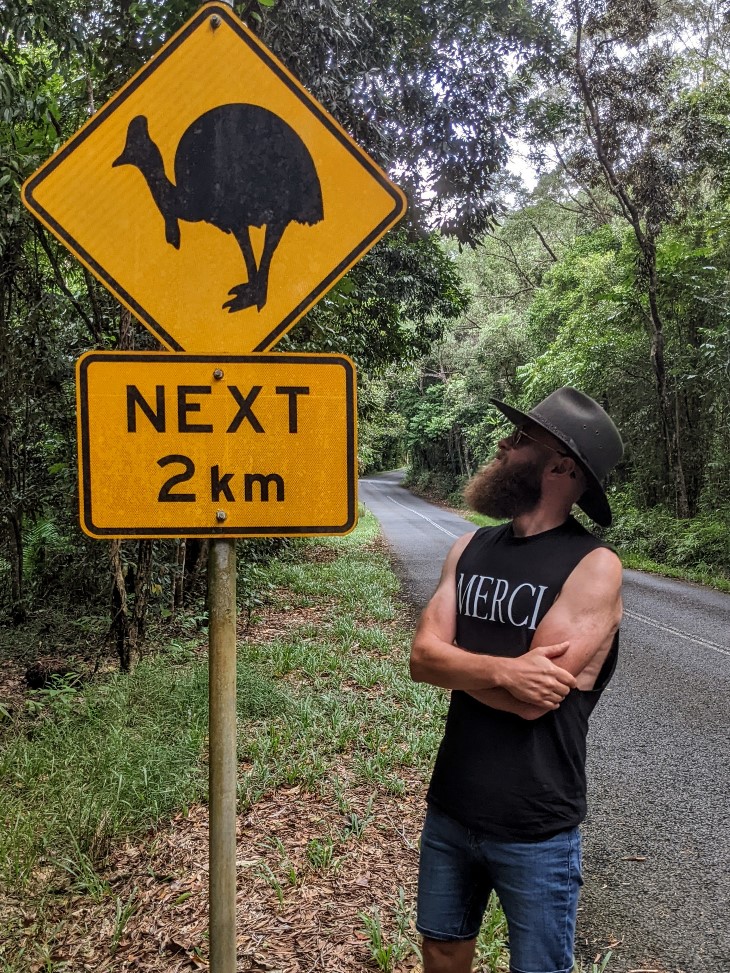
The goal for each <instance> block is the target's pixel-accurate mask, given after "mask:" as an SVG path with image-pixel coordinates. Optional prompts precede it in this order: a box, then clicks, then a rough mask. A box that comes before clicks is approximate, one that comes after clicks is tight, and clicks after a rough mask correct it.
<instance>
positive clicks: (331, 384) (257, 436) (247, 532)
mask: <svg viewBox="0 0 730 973" xmlns="http://www.w3.org/2000/svg"><path fill="white" fill-rule="evenodd" d="M77 397H78V403H77V404H78V412H77V415H78V440H79V480H80V484H81V490H80V504H81V526H82V527H83V529H84V531H85V532H86V533H87V534H89V535H90V536H91V537H97V538H104V537H216V536H217V537H221V536H222V537H226V536H227V537H257V536H258V537H274V536H285V535H318V534H345V533H347V532H348V531H350V530H352V528H353V527H354V526H355V523H356V516H357V480H356V476H357V469H356V442H355V430H356V420H355V416H356V405H355V370H354V366H353V364H352V362H351V361H350V360H349V359H348V358H345V357H344V356H341V355H304V354H299V355H284V354H271V355H263V354H262V355H248V356H241V357H235V356H231V355H218V356H213V355H196V356H192V355H187V354H165V353H145V352H89V353H87V354H86V355H83V356H82V357H81V358H80V359H79V361H78V363H77Z"/></svg>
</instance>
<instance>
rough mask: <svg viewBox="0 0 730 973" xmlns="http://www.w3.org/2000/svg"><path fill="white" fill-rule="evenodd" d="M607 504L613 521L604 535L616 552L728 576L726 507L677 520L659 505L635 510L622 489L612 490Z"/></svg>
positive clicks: (729, 548)
mask: <svg viewBox="0 0 730 973" xmlns="http://www.w3.org/2000/svg"><path fill="white" fill-rule="evenodd" d="M611 506H612V509H613V512H614V523H613V526H612V527H611V528H610V530H608V531H607V532H605V539H606V540H608V541H609V542H610V543H612V544H614V545H615V546H616V548H617V550H618V551H619V552H620V553H621V552H626V553H628V554H630V555H633V556H637V557H640V558H643V559H646V560H648V561H653V562H654V563H656V564H667V565H670V566H675V567H681V568H690V569H692V570H695V571H699V572H703V573H705V574H707V575H709V576H712V575H716V576H718V577H720V578H726V579H730V515H728V511H727V510H725V511H715V512H713V513H703V514H698V515H697V516H695V517H693V518H691V519H690V520H678V519H677V518H676V517H674V516H673V515H672V514H671V513H670V512H669V511H668V510H666V509H663V508H660V507H655V508H652V509H648V510H638V509H637V508H636V507H635V506H633V504H632V503H631V499H630V497H628V496H627V495H626V494H622V493H614V494H612V497H611Z"/></svg>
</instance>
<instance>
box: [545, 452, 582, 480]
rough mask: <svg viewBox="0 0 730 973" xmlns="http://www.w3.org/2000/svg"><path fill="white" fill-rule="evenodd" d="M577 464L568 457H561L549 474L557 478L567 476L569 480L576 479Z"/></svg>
mask: <svg viewBox="0 0 730 973" xmlns="http://www.w3.org/2000/svg"><path fill="white" fill-rule="evenodd" d="M576 469H577V464H576V462H575V460H574V459H572V458H571V457H570V456H561V457H560V458H559V462H557V463H555V464H554V466H553V467H552V468H551V470H550V472H551V473H557V474H558V475H559V476H566V475H567V476H569V477H570V478H571V480H574V479H575V478H576Z"/></svg>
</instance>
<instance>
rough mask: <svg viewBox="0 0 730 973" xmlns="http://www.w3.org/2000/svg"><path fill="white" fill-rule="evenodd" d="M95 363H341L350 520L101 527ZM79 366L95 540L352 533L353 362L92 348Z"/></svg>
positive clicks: (83, 509) (87, 524) (86, 483)
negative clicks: (95, 467) (96, 517)
mask: <svg viewBox="0 0 730 973" xmlns="http://www.w3.org/2000/svg"><path fill="white" fill-rule="evenodd" d="M96 362H119V363H120V364H121V363H123V362H153V363H154V364H162V363H163V362H174V363H175V364H178V365H179V364H181V363H182V362H188V363H194V364H201V365H204V364H210V365H213V366H214V367H219V366H222V365H226V364H234V365H235V364H278V365H284V364H289V365H324V364H326V365H338V366H342V367H344V369H345V394H346V397H347V403H346V416H345V421H346V423H347V519H346V521H345V523H344V524H337V525H334V524H333V525H329V526H321V525H317V526H301V527H292V526H291V525H286V526H283V527H251V528H245V529H244V528H242V527H226V526H224V525H221V526H218V525H214V526H211V527H210V528H205V527H199V526H196V527H160V528H154V527H147V528H133V527H130V528H121V527H97V526H96V525H95V524H94V522H93V520H92V511H91V507H92V497H91V462H90V456H89V449H90V447H89V435H90V431H89V387H88V370H89V367H90V366H91V365H92V364H94V363H96ZM76 365H77V381H78V402H79V412H78V426H79V442H78V455H79V473H80V478H81V483H80V501H81V502H80V514H81V527H82V529H83V531H84V533H86V534H87V535H88V536H89V537H93V538H95V539H97V540H105V539H108V538H137V539H144V538H148V539H153V538H154V539H158V540H164V539H167V538H183V537H184V538H188V537H189V538H205V537H241V538H243V537H299V536H309V537H315V536H333V535H341V534H348V533H349V532H350V531H351V530H352V529H353V528H354V527H355V525H356V524H357V477H356V456H355V441H356V440H355V437H356V426H355V401H356V399H355V366H354V364H353V362H352V361H351V360H350V359H349V358H347V357H345V356H344V355H324V354H323V355H317V354H278V353H272V354H269V355H261V354H250V355H187V354H186V355H179V354H175V353H172V352H170V353H166V352H159V351H157V352H124V351H98V352H90V353H89V354H87V355H84V357H83V358H81V359H79V361H78V362H77V363H76Z"/></svg>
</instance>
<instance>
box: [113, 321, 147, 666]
mask: <svg viewBox="0 0 730 973" xmlns="http://www.w3.org/2000/svg"><path fill="white" fill-rule="evenodd" d="M133 346H134V332H133V329H132V315H131V313H130V312H129V311H128V310H127V309H126V308H122V311H121V315H120V319H119V342H118V344H117V347H118V348H119V350H120V351H126V350H129V349H130V348H132V347H133ZM152 551H153V547H152V541H139V543H138V544H137V559H136V563H135V564H134V566H133V568H132V569H131V570H130V572H129V574H130V575H131V576H132V577H133V578H134V585H133V587H132V591H131V595H132V598H133V601H132V605H131V608H130V604H129V594H130V592H128V589H127V583H128V581H129V580H131V579H130V578H128V577H125V573H124V565H123V562H122V541H119V540H116V541H111V543H110V545H109V563H110V568H111V576H112V595H111V614H112V618H111V628H110V631H111V634H112V637H113V640H114V644H115V646H116V650H117V656H118V657H119V668H120V669H121V670H122V671H123V672H129V671H131V669H132V668H133V667H134V665H135V663H136V662H137V659H138V658H139V654H140V650H141V647H142V642H143V640H144V631H145V621H146V616H147V607H148V605H149V598H150V581H151V577H152Z"/></svg>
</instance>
